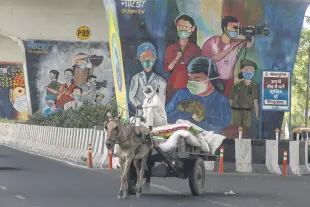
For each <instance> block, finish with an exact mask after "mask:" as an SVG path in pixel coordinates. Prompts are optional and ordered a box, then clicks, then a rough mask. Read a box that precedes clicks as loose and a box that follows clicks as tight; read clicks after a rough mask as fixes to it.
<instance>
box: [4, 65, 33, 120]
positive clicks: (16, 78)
mask: <svg viewBox="0 0 310 207" xmlns="http://www.w3.org/2000/svg"><path fill="white" fill-rule="evenodd" d="M27 115H28V105H27V96H26V90H25V82H24V74H23V66H22V64H21V63H12V62H0V119H3V118H5V119H14V120H21V121H23V120H26V119H27Z"/></svg>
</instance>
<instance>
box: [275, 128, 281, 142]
mask: <svg viewBox="0 0 310 207" xmlns="http://www.w3.org/2000/svg"><path fill="white" fill-rule="evenodd" d="M275 132H276V140H279V132H280V129H278V128H276V130H275Z"/></svg>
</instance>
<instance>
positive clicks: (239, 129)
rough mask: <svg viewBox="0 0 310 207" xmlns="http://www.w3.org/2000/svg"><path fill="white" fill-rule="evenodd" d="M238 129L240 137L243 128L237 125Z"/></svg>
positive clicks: (240, 136)
mask: <svg viewBox="0 0 310 207" xmlns="http://www.w3.org/2000/svg"><path fill="white" fill-rule="evenodd" d="M238 131H239V139H242V131H243V128H242V127H239V128H238Z"/></svg>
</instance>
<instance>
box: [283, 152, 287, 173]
mask: <svg viewBox="0 0 310 207" xmlns="http://www.w3.org/2000/svg"><path fill="white" fill-rule="evenodd" d="M286 174H287V151H286V150H284V155H283V172H282V175H283V176H286Z"/></svg>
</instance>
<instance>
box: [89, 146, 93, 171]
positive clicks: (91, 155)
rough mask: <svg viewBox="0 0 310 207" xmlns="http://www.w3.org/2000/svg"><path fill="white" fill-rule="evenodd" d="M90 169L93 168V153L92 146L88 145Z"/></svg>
mask: <svg viewBox="0 0 310 207" xmlns="http://www.w3.org/2000/svg"><path fill="white" fill-rule="evenodd" d="M88 167H89V168H93V153H92V146H91V144H89V145H88Z"/></svg>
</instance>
